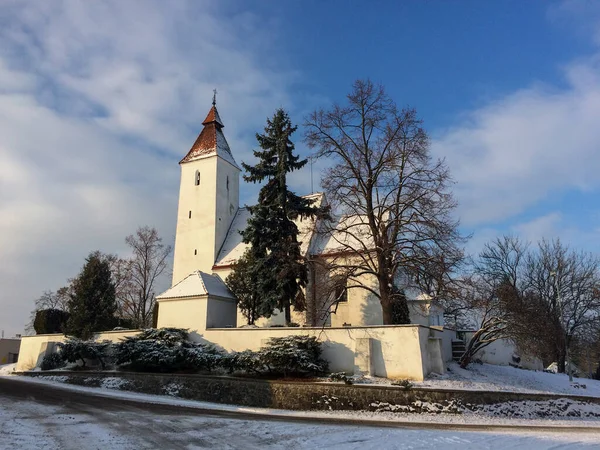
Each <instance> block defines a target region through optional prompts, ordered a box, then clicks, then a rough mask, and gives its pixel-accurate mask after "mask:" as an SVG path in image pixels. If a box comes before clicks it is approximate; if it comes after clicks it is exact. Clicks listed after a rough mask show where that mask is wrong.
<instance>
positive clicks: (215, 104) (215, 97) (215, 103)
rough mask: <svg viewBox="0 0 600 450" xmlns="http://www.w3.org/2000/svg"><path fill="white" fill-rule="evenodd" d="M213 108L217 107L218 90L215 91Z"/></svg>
mask: <svg viewBox="0 0 600 450" xmlns="http://www.w3.org/2000/svg"><path fill="white" fill-rule="evenodd" d="M213 106H217V90H216V89H213Z"/></svg>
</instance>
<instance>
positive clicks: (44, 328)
mask: <svg viewBox="0 0 600 450" xmlns="http://www.w3.org/2000/svg"><path fill="white" fill-rule="evenodd" d="M67 320H69V313H68V312H66V311H62V310H60V309H55V308H50V309H41V310H39V311H37V312H36V313H35V319H34V320H33V329H34V330H35V332H36V333H37V334H52V333H64V331H65V326H66V323H67Z"/></svg>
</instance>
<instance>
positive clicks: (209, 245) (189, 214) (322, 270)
mask: <svg viewBox="0 0 600 450" xmlns="http://www.w3.org/2000/svg"><path fill="white" fill-rule="evenodd" d="M202 125H203V128H202V131H201V132H200V135H199V136H198V138H197V139H196V141H195V142H194V144H193V145H192V147H191V148H190V149H189V151H188V152H187V154H185V155H184V156H183V159H181V161H180V167H181V184H180V188H179V205H178V212H177V232H176V237H175V252H174V253H175V254H174V262H173V280H172V285H171V287H170V288H169V289H167V290H166V291H165V292H163V293H162V294H160V295H159V296H157V304H158V316H157V324H156V326H157V327H158V328H162V327H175V328H185V329H187V330H188V332H189V337H190V339H192V340H194V341H196V342H202V343H208V344H211V345H214V346H216V347H217V348H220V349H222V350H223V351H226V352H241V351H245V350H258V349H260V348H262V347H263V346H264V345H265V343H267V342H268V341H269V339H272V338H278V337H288V336H314V337H315V338H316V339H317V340H318V341H319V342H321V344H322V351H323V353H322V356H323V358H324V359H326V360H327V362H328V363H329V370H330V371H332V372H346V373H349V374H361V375H374V376H378V377H388V378H401V379H413V380H423V379H424V378H425V377H426V376H427V375H428V374H430V373H438V374H441V373H444V371H445V365H446V362H447V361H449V360H451V359H452V340H453V339H454V338H455V337H456V334H455V333H454V332H452V331H451V330H448V329H445V328H444V327H443V326H442V322H441V321H442V311H441V310H440V309H439V308H437V307H436V306H432V305H431V304H430V302H428V301H427V300H426V299H423V298H419V297H417V296H414V298H413V299H412V300H409V309H410V312H411V317H410V319H411V324H410V325H382V324H383V318H382V310H381V305H380V303H379V299H378V298H377V296H376V295H374V294H373V293H372V292H371V291H369V290H368V289H364V288H354V289H352V288H351V286H349V285H348V284H345V283H346V282H347V280H346V279H345V278H344V277H342V276H340V274H339V273H338V272H336V270H335V265H334V264H333V263H335V262H336V261H338V260H339V259H340V258H342V259H343V258H351V257H352V255H348V254H347V253H344V251H343V249H344V245H343V244H344V243H345V241H344V239H347V237H346V236H344V235H343V233H341V232H340V231H339V230H340V227H339V224H343V222H344V221H348V220H350V221H358V224H359V226H360V223H361V222H360V218H357V217H354V216H346V217H339V218H337V219H334V220H332V221H331V222H328V223H327V224H324V223H321V222H319V221H318V220H303V221H298V222H297V225H298V229H299V236H298V241H299V242H301V243H302V246H301V250H302V256H303V258H304V260H305V261H306V264H307V269H308V275H309V276H308V284H307V286H306V288H305V292H304V298H305V303H306V308H305V310H304V311H292V317H291V319H292V322H294V325H295V326H290V325H291V324H286V323H285V320H284V314H274V315H273V316H271V317H270V318H268V319H260V320H259V321H257V323H256V325H257V326H253V327H251V326H246V324H247V321H246V318H245V317H244V316H243V315H242V314H241V313H240V311H239V310H238V306H237V300H236V298H235V296H234V295H233V294H232V293H231V291H230V290H229V289H228V287H227V285H226V284H225V280H226V278H227V276H228V275H229V274H230V273H231V271H232V270H233V266H234V264H235V263H236V261H237V260H238V259H239V258H240V256H241V255H242V254H243V253H244V251H245V248H246V247H245V246H246V244H244V243H243V242H242V237H241V235H240V231H242V230H244V229H245V228H246V225H247V222H248V218H249V211H248V209H247V208H244V207H240V202H239V197H240V172H241V171H240V166H239V165H238V163H237V162H236V160H235V157H234V152H232V150H231V149H230V147H229V145H228V143H227V139H226V138H225V135H224V133H223V129H224V123H223V121H222V119H221V117H220V115H219V112H218V111H217V106H216V104H215V102H214V100H213V104H212V107H211V108H210V110H209V112H208V114H207V116H206V118H205V119H204V122H203V123H202ZM311 198H313V199H314V201H315V203H316V204H317V205H327V199H326V197H325V195H324V194H311ZM336 220H337V222H336ZM332 224H333V225H332ZM354 224H355V225H356V223H354ZM325 225H328V226H325ZM330 225H332V226H330ZM360 239H361V241H360V242H361V243H362V244H364V245H366V246H367V247H368V245H369V244H368V242H369V240H368V239H369V237H368V234H366V233H365V235H364V240H363V236H362V235H361V236H360ZM346 243H347V242H346ZM332 268H333V269H332ZM363 277H364V279H363V280H361V281H362V282H363V286H364V285H367V286H370V287H371V290H372V291H373V290H375V289H376V287H377V284H376V283H375V280H373V279H369V278H368V277H367V276H366V275H363ZM375 292H376V291H375ZM286 325H288V326H286ZM138 333H139V330H113V331H107V332H102V333H98V334H97V335H96V336H95V339H97V340H98V341H105V340H106V341H110V342H117V341H119V340H121V339H124V338H127V337H130V336H135V335H137V334H138ZM65 339H66V337H65V336H63V335H61V334H53V335H36V336H28V337H26V338H24V339H23V341H22V344H21V352H20V354H19V361H18V363H17V370H30V369H31V368H33V367H36V366H39V364H40V363H41V361H42V360H43V358H44V356H46V355H48V354H50V353H52V352H53V351H54V349H55V347H56V344H57V343H59V342H64V340H65Z"/></svg>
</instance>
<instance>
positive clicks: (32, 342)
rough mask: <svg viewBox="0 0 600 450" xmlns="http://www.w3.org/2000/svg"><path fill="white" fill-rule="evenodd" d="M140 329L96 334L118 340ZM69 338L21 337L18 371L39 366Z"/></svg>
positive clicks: (47, 336)
mask: <svg viewBox="0 0 600 450" xmlns="http://www.w3.org/2000/svg"><path fill="white" fill-rule="evenodd" d="M138 333H139V330H123V331H105V332H104V333H98V334H97V335H96V340H97V341H105V340H106V341H111V342H118V341H120V340H121V339H123V338H125V337H127V336H135V335H136V334H138ZM66 340H67V338H66V337H65V336H64V335H62V334H38V335H36V336H24V337H22V338H21V350H20V351H19V360H18V361H17V367H16V370H17V372H23V371H27V370H32V369H34V368H36V367H39V366H40V364H41V363H42V359H44V356H46V355H49V354H50V353H52V352H54V351H55V348H56V344H57V343H58V342H64V341H66Z"/></svg>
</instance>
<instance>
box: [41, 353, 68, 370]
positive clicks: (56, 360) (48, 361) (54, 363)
mask: <svg viewBox="0 0 600 450" xmlns="http://www.w3.org/2000/svg"><path fill="white" fill-rule="evenodd" d="M65 365H66V363H65V361H64V359H63V357H62V355H61V354H60V353H50V354H49V355H46V356H44V359H42V364H41V365H40V369H42V370H54V369H60V368H61V367H65Z"/></svg>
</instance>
